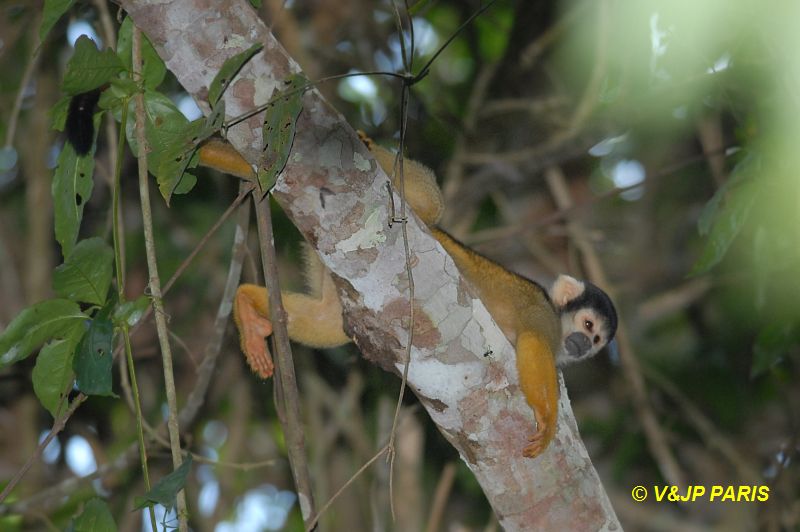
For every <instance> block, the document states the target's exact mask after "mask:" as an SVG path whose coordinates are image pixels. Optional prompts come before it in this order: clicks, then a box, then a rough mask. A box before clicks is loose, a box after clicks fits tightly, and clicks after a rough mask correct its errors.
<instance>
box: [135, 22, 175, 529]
mask: <svg viewBox="0 0 800 532" xmlns="http://www.w3.org/2000/svg"><path fill="white" fill-rule="evenodd" d="M141 70H142V33H141V31H139V29H138V28H136V27H134V29H133V75H134V79H136V80H140V79H141ZM134 99H135V103H136V105H135V108H136V128H135V129H136V142H137V145H138V146H139V150H138V161H139V197H140V199H141V207H142V224H143V229H144V242H145V252H146V255H147V270H148V272H149V278H150V281H149V283H148V286H149V288H150V295H151V296H152V299H153V308H154V311H155V319H156V332H157V334H158V340H159V345H160V346H161V360H162V363H163V365H164V388H165V391H166V395H167V408H168V410H169V417H168V419H167V429H168V432H169V439H170V446H171V451H172V466H173V468H175V469H178V468H179V467H180V466H181V464H182V463H183V457H182V456H181V435H180V428H179V426H178V398H177V393H176V391H175V375H174V373H173V369H172V350H171V348H170V345H169V333H168V332H167V320H166V316H165V313H164V302H163V299H162V294H161V279H160V277H159V275H158V262H157V259H156V246H155V238H154V236H153V216H152V212H151V208H150V190H149V187H148V179H147V139H146V138H145V132H144V127H145V112H144V95H143V94H142V93H141V92H138V93H137V94H136V96H135V97H134ZM176 510H177V512H178V529H179V530H180V531H181V532H188V530H189V525H188V513H187V509H186V493H185V490H183V489H181V490H180V491H179V492H178V495H177V502H176Z"/></svg>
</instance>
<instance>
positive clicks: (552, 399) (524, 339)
mask: <svg viewBox="0 0 800 532" xmlns="http://www.w3.org/2000/svg"><path fill="white" fill-rule="evenodd" d="M516 350H517V371H518V372H519V385H520V388H521V389H522V393H524V394H525V399H526V400H527V401H528V404H529V405H530V407H531V408H532V409H533V413H534V415H535V417H536V432H535V433H534V434H533V435H532V436H531V437H530V438H529V439H528V441H529V443H528V445H526V446H525V448H524V449H523V451H522V454H523V455H524V456H526V457H528V458H535V457H536V456H539V455H540V454H541V453H542V452H543V451H544V450H545V449H546V448H547V446H548V445H549V444H550V441H551V440H552V439H553V436H555V433H556V423H557V420H558V377H557V375H556V366H555V359H554V358H553V351H552V349H551V348H550V346H549V345H548V343H547V342H546V341H545V340H544V339H543V338H541V337H540V336H538V335H536V334H535V333H533V332H531V331H522V332H521V333H520V334H519V335H518V337H517V346H516Z"/></svg>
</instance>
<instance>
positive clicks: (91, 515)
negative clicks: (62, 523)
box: [72, 498, 117, 532]
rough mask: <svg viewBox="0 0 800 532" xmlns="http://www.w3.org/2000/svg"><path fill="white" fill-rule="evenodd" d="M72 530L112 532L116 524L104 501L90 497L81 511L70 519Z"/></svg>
mask: <svg viewBox="0 0 800 532" xmlns="http://www.w3.org/2000/svg"><path fill="white" fill-rule="evenodd" d="M72 527H73V528H72V529H73V530H74V532H114V531H115V530H117V524H116V523H115V522H114V517H113V516H112V515H111V510H109V509H108V505H107V504H106V503H105V501H103V500H101V499H98V498H94V499H90V500H89V501H88V502H87V503H86V504H85V505H84V507H83V512H81V514H80V515H79V516H78V517H76V518H75V519H73V520H72Z"/></svg>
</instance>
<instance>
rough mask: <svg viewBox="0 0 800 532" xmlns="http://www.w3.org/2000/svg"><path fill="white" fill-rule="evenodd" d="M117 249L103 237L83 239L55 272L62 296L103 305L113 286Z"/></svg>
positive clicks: (58, 293) (57, 290) (58, 289)
mask: <svg viewBox="0 0 800 532" xmlns="http://www.w3.org/2000/svg"><path fill="white" fill-rule="evenodd" d="M113 261H114V251H113V250H112V249H111V247H110V246H109V245H108V244H106V243H105V242H103V240H102V239H101V238H88V239H86V240H81V241H80V242H78V244H77V245H76V246H75V248H74V249H73V250H72V252H71V253H70V254H69V256H67V259H66V260H65V261H64V263H63V264H61V265H60V266H58V267H57V268H56V269H55V271H54V272H53V290H54V291H55V293H56V294H57V295H58V296H59V297H63V298H65V299H70V300H72V301H80V302H82V303H94V304H95V305H103V304H104V303H105V301H106V296H107V295H108V287H109V286H111V276H112V268H113Z"/></svg>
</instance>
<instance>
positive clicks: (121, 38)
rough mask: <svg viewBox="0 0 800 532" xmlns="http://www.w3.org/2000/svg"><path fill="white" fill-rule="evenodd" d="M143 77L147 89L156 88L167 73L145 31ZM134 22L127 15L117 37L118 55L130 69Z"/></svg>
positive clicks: (131, 69) (143, 40)
mask: <svg viewBox="0 0 800 532" xmlns="http://www.w3.org/2000/svg"><path fill="white" fill-rule="evenodd" d="M142 37H143V39H142V78H143V79H144V87H145V88H147V89H155V88H156V87H158V86H159V85H161V82H162V81H164V75H165V74H166V73H167V67H166V65H165V64H164V61H162V60H161V57H159V55H158V54H157V53H156V49H155V48H153V44H152V43H151V42H150V39H148V38H147V36H146V35H145V34H144V33H143V34H142ZM132 50H133V22H132V21H131V18H130V17H125V20H123V21H122V25H121V26H120V27H119V35H118V37H117V56H118V57H119V59H120V61H122V64H123V65H125V68H127V69H128V70H129V71H131V72H132V71H133V56H132V55H131V51H132Z"/></svg>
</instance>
